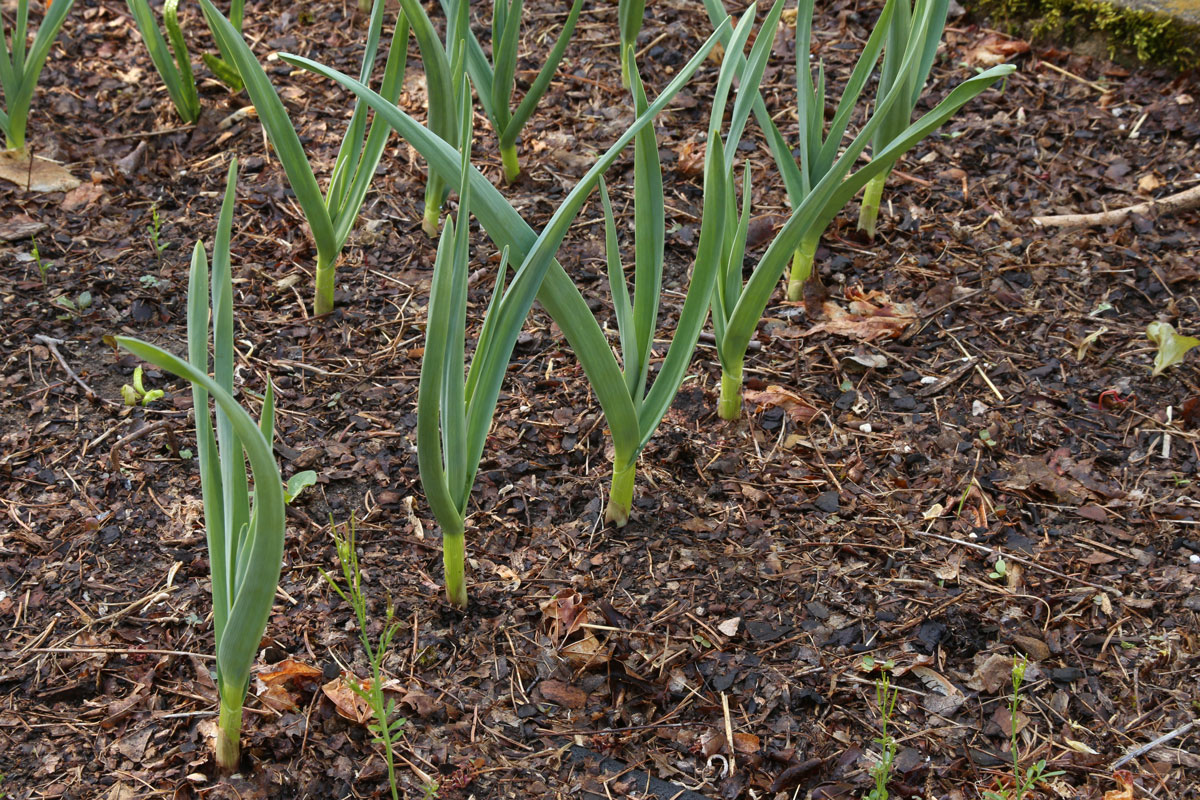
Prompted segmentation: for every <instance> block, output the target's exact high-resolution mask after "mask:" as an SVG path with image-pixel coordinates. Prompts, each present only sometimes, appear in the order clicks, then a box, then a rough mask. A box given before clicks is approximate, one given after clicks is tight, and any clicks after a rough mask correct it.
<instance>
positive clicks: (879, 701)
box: [864, 659, 900, 800]
mask: <svg viewBox="0 0 1200 800" xmlns="http://www.w3.org/2000/svg"><path fill="white" fill-rule="evenodd" d="M866 663H867V662H866V661H865V660H864V664H866ZM874 663H875V662H874V659H871V662H870V664H871V666H873V665H874ZM879 666H880V670H879V677H878V678H876V679H875V706H876V708H877V709H878V710H879V737H878V738H877V739H875V743H876V744H878V745H879V761H877V762H875V766H873V767H871V769H870V775H871V778H872V779H874V781H875V788H874V789H872V790H871V791H870V792H869V793H868V794H867V797H866V800H887V799H888V790H887V785H888V782H889V781H890V780H891V779H892V765H893V764H894V763H895V761H896V750H897V747H896V740H895V738H894V737H893V736H892V734H891V733H890V732H889V731H888V725H890V724H891V721H892V714H893V713H894V712H895V710H896V699H897V698H898V697H899V696H900V690H899V689H894V688H892V674H891V671H890V670H891V667H892V666H893V665H892V662H891V661H890V660H889V661H887V662H886V663H884V664H880V665H879Z"/></svg>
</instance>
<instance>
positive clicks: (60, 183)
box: [0, 151, 79, 192]
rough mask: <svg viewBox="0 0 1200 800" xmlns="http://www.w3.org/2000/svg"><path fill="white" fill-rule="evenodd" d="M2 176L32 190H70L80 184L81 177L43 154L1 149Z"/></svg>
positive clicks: (0, 175)
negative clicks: (22, 153) (31, 156)
mask: <svg viewBox="0 0 1200 800" xmlns="http://www.w3.org/2000/svg"><path fill="white" fill-rule="evenodd" d="M0 178H2V179H4V180H6V181H10V182H12V183H15V184H16V185H17V186H19V187H21V188H22V189H28V190H29V191H31V192H69V191H71V190H72V189H74V188H75V187H77V186H79V179H78V178H76V177H75V176H74V175H72V174H71V173H69V172H67V171H66V169H64V168H63V167H62V166H60V165H58V164H56V163H54V162H53V161H49V160H47V159H45V158H42V157H41V156H34V157H33V160H32V161H30V159H29V157H28V156H25V157H20V156H18V155H17V154H16V153H12V152H3V151H0Z"/></svg>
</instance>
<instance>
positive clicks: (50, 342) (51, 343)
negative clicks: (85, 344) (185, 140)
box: [33, 333, 117, 405]
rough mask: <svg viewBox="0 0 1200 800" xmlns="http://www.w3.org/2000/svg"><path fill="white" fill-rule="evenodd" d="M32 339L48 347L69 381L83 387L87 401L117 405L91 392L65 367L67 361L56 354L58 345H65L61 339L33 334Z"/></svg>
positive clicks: (88, 387)
mask: <svg viewBox="0 0 1200 800" xmlns="http://www.w3.org/2000/svg"><path fill="white" fill-rule="evenodd" d="M33 339H34V341H37V342H41V343H42V344H44V345H46V347H48V348H49V349H50V352H51V353H52V354H53V355H54V358H55V359H56V360H57V361H58V363H59V365H60V366H61V367H62V368H63V369H64V370H66V372H67V375H68V376H69V377H70V378H71V380H73V381H75V382H76V383H77V384H79V385H80V386H81V387H83V390H84V391H85V392H87V398H88V400H91V401H92V402H96V401H97V400H98V401H100V402H101V403H107V404H109V405H117V404H116V403H114V402H113V401H111V400H105V399H104V398H102V397H100V396H99V395H97V394H96V393H95V392H93V391H92V387H90V386H88V385H87V384H86V383H84V382H83V378H81V377H79V376H78V375H76V374H75V370H73V369H71V367H70V366H68V365H67V360H66V359H65V358H63V355H62V353H60V352H58V345H60V344H66V342H64V341H63V340H62V339H55V338H54V337H53V336H45V335H43V334H40V333H38V334H35V335H34V337H33Z"/></svg>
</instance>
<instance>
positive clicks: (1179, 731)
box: [1111, 720, 1196, 769]
mask: <svg viewBox="0 0 1200 800" xmlns="http://www.w3.org/2000/svg"><path fill="white" fill-rule="evenodd" d="M1195 726H1196V720H1192V721H1191V722H1189V723H1187V724H1186V725H1180V726H1179V727H1178V728H1176V729H1175V730H1173V731H1171V732H1170V733H1164V734H1163V735H1162V736H1160V737H1158V738H1157V739H1155V740H1154V741H1152V742H1148V743H1146V744H1144V745H1142V746H1141V747H1139V748H1138V749H1136V750H1130V751H1129V752H1128V753H1126V754H1125V755H1123V756H1121V757H1120V758H1118V759H1117V760H1116V761H1114V762H1113V765H1112V767H1111V769H1117V768H1118V767H1120V766H1123V765H1124V764H1128V763H1129V762H1130V761H1133V760H1134V759H1135V758H1137V757H1138V756H1141V755H1143V754H1145V753H1148V752H1150V751H1151V750H1153V749H1154V748H1156V747H1158V746H1159V745H1160V744H1162V743H1163V742H1169V741H1171V740H1172V739H1174V738H1175V737H1177V736H1182V735H1183V734H1185V733H1187V732H1188V731H1190V730H1191V729H1192V728H1194V727H1195Z"/></svg>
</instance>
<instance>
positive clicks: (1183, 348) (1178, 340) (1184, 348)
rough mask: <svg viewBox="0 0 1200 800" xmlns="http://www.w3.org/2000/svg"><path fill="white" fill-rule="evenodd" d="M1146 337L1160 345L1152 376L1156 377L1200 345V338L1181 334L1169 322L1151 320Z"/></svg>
mask: <svg viewBox="0 0 1200 800" xmlns="http://www.w3.org/2000/svg"><path fill="white" fill-rule="evenodd" d="M1146 338H1148V339H1149V340H1150V341H1152V342H1154V344H1155V345H1157V346H1158V352H1156V353H1155V354H1154V370H1153V372H1152V373H1151V377H1155V378H1157V377H1158V376H1159V375H1161V374H1163V372H1165V371H1166V370H1167V369H1168V368H1170V367H1173V366H1175V365H1176V364H1178V363H1180V362H1181V361H1183V359H1184V356H1186V355H1187V354H1188V351H1190V350H1193V349H1194V348H1196V347H1200V339H1197V338H1196V337H1194V336H1182V335H1180V334H1179V333H1177V332H1176V331H1175V326H1173V325H1172V324H1171V323H1169V322H1158V321H1155V322H1151V323H1150V324H1149V325H1147V326H1146Z"/></svg>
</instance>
